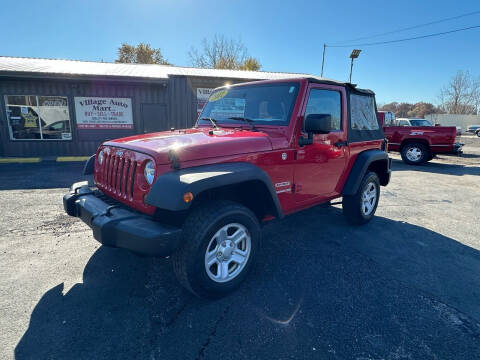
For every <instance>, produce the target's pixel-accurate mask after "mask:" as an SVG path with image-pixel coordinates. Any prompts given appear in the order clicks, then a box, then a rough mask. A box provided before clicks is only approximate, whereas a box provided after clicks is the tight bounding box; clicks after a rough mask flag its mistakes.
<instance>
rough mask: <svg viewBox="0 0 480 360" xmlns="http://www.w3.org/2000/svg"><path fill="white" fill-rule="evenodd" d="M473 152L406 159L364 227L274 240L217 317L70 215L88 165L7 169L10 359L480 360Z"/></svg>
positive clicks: (5, 321)
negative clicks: (66, 204)
mask: <svg viewBox="0 0 480 360" xmlns="http://www.w3.org/2000/svg"><path fill="white" fill-rule="evenodd" d="M464 140H465V142H466V143H467V145H466V147H465V155H464V156H463V157H459V158H457V157H451V156H441V157H439V158H437V159H435V160H433V161H432V162H430V163H428V164H426V165H423V166H419V167H412V166H408V165H405V164H403V163H402V162H401V161H400V160H399V159H400V157H399V156H398V155H397V154H391V156H392V157H393V158H394V162H393V167H394V173H393V176H392V181H391V183H390V185H389V186H388V187H386V188H383V189H382V194H381V199H380V205H379V208H378V210H377V216H376V218H375V219H374V220H373V221H372V222H371V223H369V224H368V225H366V226H364V227H359V228H356V227H351V226H349V225H347V223H346V222H345V220H344V219H343V217H342V215H341V208H340V207H338V206H332V207H316V208H313V209H310V210H307V211H304V212H301V213H297V214H295V215H292V216H290V217H287V218H286V219H284V220H282V221H276V222H272V223H270V224H268V225H267V226H265V228H264V230H263V236H264V241H263V246H262V249H261V253H260V256H259V261H258V263H257V264H256V266H255V268H254V270H253V272H252V274H251V276H250V277H249V278H248V280H247V281H246V283H245V284H244V285H243V286H242V287H241V288H240V289H239V290H238V291H237V292H235V293H233V294H231V295H229V296H228V297H226V298H223V299H221V300H218V301H214V302H209V301H204V300H200V299H197V298H195V297H193V296H191V295H190V294H189V293H187V292H186V291H184V290H183V289H182V288H181V287H180V286H179V285H178V283H177V281H176V279H175V277H174V274H173V271H172V269H171V263H170V259H152V258H141V257H137V256H135V255H132V254H130V253H128V252H125V251H122V250H117V249H110V248H104V247H100V246H99V244H98V243H96V241H95V240H94V239H93V237H92V235H91V231H90V229H89V228H87V226H86V225H84V224H83V223H81V221H79V220H78V219H75V218H70V217H68V216H67V215H65V214H64V212H63V208H62V203H61V198H62V195H63V194H64V193H65V192H66V190H67V187H68V186H69V185H70V183H71V182H73V181H76V180H79V179H80V178H81V175H80V173H81V168H82V164H75V163H70V164H56V163H41V164H18V165H14V164H12V165H0V219H1V221H0V264H1V267H0V327H1V329H2V331H0V358H2V359H3V358H6V359H8V358H17V359H132V358H143V359H217V358H223V359H256V358H265V359H267V358H268V359H304V358H317V359H475V358H480V275H479V274H480V251H479V250H480V236H479V235H480V230H479V218H480V139H477V138H473V137H466V138H465V139H464Z"/></svg>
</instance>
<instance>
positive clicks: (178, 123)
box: [0, 76, 248, 156]
mask: <svg viewBox="0 0 480 360" xmlns="http://www.w3.org/2000/svg"><path fill="white" fill-rule="evenodd" d="M244 81H248V80H239V79H228V78H206V77H185V76H170V78H169V79H168V82H167V83H164V84H162V83H158V84H157V83H155V84H152V83H143V84H142V83H128V82H118V81H116V82H108V81H101V82H93V81H79V80H51V79H49V80H38V79H5V78H3V79H2V78H0V108H1V109H0V141H1V144H0V156H61V155H70V156H76V155H90V154H93V153H94V152H95V151H96V149H97V148H98V146H99V145H100V144H101V143H102V142H103V140H107V137H105V138H103V137H102V138H99V137H98V136H97V137H96V138H95V140H93V139H92V140H82V139H84V137H82V139H81V138H80V137H79V132H78V129H77V127H76V119H75V105H74V97H75V96H99V97H129V98H131V99H132V114H133V122H134V130H133V131H132V134H133V133H143V129H144V124H143V119H142V110H141V109H142V104H160V105H165V106H166V109H167V121H166V123H165V124H158V125H159V126H158V127H159V130H167V129H170V128H172V127H174V128H176V129H180V128H189V127H192V126H193V125H194V124H195V121H196V119H197V88H199V87H200V88H201V87H205V88H216V87H219V86H223V85H225V83H227V82H228V83H230V84H234V83H238V82H244ZM4 95H52V96H67V97H68V103H69V108H70V121H71V126H72V140H71V141H69V140H63V141H60V140H59V141H57V140H49V141H25V140H16V141H12V140H10V136H9V132H8V127H7V118H6V112H5V103H4ZM159 121H160V120H159ZM84 131H85V130H84ZM92 131H94V130H92ZM84 133H85V132H84ZM107 136H108V138H109V139H112V138H118V137H121V136H126V134H125V132H123V133H122V134H121V135H119V134H118V133H115V131H114V130H112V131H111V132H110V131H109V132H108V135H107Z"/></svg>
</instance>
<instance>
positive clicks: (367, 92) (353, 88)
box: [306, 76, 375, 95]
mask: <svg viewBox="0 0 480 360" xmlns="http://www.w3.org/2000/svg"><path fill="white" fill-rule="evenodd" d="M306 79H307V80H308V81H309V82H311V83H317V84H329V85H341V86H345V87H346V88H348V89H349V91H350V92H357V93H360V94H365V95H375V93H374V92H373V91H372V90H369V89H359V88H357V85H356V84H351V83H348V82H343V81H338V80H333V79H327V78H321V77H316V76H311V77H308V78H306Z"/></svg>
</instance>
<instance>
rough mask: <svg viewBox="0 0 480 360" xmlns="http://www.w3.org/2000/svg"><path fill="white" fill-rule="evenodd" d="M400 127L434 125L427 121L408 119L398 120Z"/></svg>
mask: <svg viewBox="0 0 480 360" xmlns="http://www.w3.org/2000/svg"><path fill="white" fill-rule="evenodd" d="M396 121H397V125H398V126H433V124H432V123H431V122H430V121H429V120H426V119H407V118H398V119H397V120H396Z"/></svg>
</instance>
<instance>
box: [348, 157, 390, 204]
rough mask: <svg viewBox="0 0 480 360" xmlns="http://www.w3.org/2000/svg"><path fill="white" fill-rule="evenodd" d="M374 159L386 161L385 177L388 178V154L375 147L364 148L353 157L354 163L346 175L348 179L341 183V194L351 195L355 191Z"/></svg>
mask: <svg viewBox="0 0 480 360" xmlns="http://www.w3.org/2000/svg"><path fill="white" fill-rule="evenodd" d="M374 161H385V162H386V169H387V173H388V177H387V179H388V180H389V179H390V173H391V171H392V170H391V159H390V158H389V157H388V154H387V153H386V152H385V151H381V150H377V149H372V150H366V151H363V152H361V153H360V154H358V156H357V158H356V159H355V163H354V164H353V167H352V170H351V171H350V174H349V175H348V179H347V181H346V182H345V185H343V189H342V195H353V194H355V193H356V192H357V190H358V188H359V187H360V183H361V182H362V179H363V177H364V176H365V174H366V173H367V169H368V167H369V166H370V164H371V163H373V162H374ZM387 183H388V181H387ZM382 185H386V184H382Z"/></svg>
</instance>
